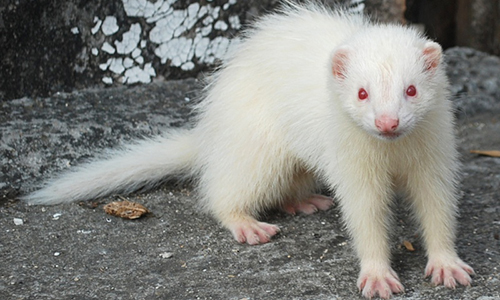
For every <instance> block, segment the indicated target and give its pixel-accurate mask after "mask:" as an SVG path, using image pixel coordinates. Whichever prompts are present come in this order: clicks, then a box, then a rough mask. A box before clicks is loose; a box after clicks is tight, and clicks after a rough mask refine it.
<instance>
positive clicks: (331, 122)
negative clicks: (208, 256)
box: [26, 4, 473, 298]
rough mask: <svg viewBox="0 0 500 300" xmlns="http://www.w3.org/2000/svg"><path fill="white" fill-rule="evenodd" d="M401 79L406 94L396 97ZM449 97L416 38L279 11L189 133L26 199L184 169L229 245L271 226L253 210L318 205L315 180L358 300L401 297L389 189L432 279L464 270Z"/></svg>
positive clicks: (102, 191) (345, 18) (310, 8)
mask: <svg viewBox="0 0 500 300" xmlns="http://www.w3.org/2000/svg"><path fill="white" fill-rule="evenodd" d="M409 85H414V86H415V87H416V89H417V95H416V96H415V97H408V96H406V95H405V91H406V89H407V87H408V86H409ZM360 88H364V89H365V90H366V91H367V92H368V95H369V97H368V99H367V100H366V101H360V100H359V99H358V91H359V89H360ZM448 97H449V94H448V82H447V79H446V77H445V74H444V67H443V65H442V63H441V48H440V47H439V45H437V44H436V43H433V42H431V41H429V40H427V39H426V38H424V37H422V36H421V35H420V34H419V33H417V32H416V31H414V30H411V29H408V28H404V27H402V26H397V25H378V24H372V23H370V22H368V21H367V20H365V19H364V18H363V17H361V16H357V15H349V14H347V13H344V12H331V11H328V10H326V9H324V8H321V7H319V6H314V5H306V6H299V5H295V4H288V5H286V6H285V7H284V8H283V12H281V13H276V14H272V15H269V16H266V17H264V18H262V19H261V20H259V21H258V22H257V23H256V24H255V26H254V28H252V29H250V30H249V31H248V32H246V39H245V40H244V42H242V43H241V45H240V46H239V47H238V49H237V50H236V51H235V52H234V53H233V54H232V55H231V57H229V58H228V59H227V61H226V62H225V64H224V65H223V66H222V67H221V69H220V70H219V71H218V72H217V73H216V74H215V75H214V78H213V82H212V83H211V84H210V85H209V86H208V87H207V90H206V97H205V99H204V101H203V102H202V103H201V104H200V105H199V107H197V110H198V111H199V119H198V122H197V125H196V126H195V127H194V128H193V129H191V130H190V131H181V132H172V133H168V134H166V135H165V137H160V138H156V139H153V140H147V141H143V142H140V143H139V144H137V145H133V146H129V147H128V148H126V150H121V151H117V152H116V153H114V154H113V155H112V156H109V157H108V158H106V159H105V160H98V161H95V162H92V163H90V164H87V165H83V166H82V167H79V168H76V169H74V170H73V171H69V173H66V174H64V175H63V176H61V177H59V178H58V179H56V180H55V181H51V182H49V183H48V185H47V186H46V187H45V188H44V189H42V190H40V191H37V192H35V193H33V194H31V195H28V196H26V200H27V201H29V202H31V203H38V204H53V203H60V202H65V201H74V200H84V199H91V198H95V197H100V196H104V195H106V194H110V193H111V192H119V191H131V190H134V189H136V188H138V187H140V186H141V185H144V184H146V185H147V184H151V183H153V182H155V181H158V180H160V179H161V178H164V177H165V176H173V175H179V174H180V173H182V172H184V173H187V174H188V175H197V176H198V178H199V181H198V183H199V184H198V192H199V196H200V198H201V203H202V205H203V206H204V207H206V209H207V210H208V211H209V212H211V213H212V214H213V215H214V216H215V217H216V218H217V219H218V220H220V221H221V223H222V224H223V225H224V226H226V227H227V228H228V229H230V230H231V231H232V233H233V234H234V236H235V238H236V239H237V240H239V241H240V242H248V243H249V244H258V243H263V242H267V241H269V238H270V236H272V235H274V234H276V232H277V231H278V228H277V227H275V226H273V225H270V224H266V223H263V222H258V221H257V220H256V219H255V218H256V217H258V214H259V213H261V212H262V211H264V210H266V209H268V208H272V207H279V206H286V205H292V210H293V207H296V208H299V206H300V203H301V201H306V202H305V203H306V204H307V205H309V207H313V208H315V207H318V208H320V206H321V205H318V204H317V203H318V201H317V200H318V198H317V197H316V196H313V198H311V199H313V200H306V199H308V198H309V197H311V195H313V193H314V192H315V191H316V189H317V182H323V183H325V184H326V185H327V186H329V187H330V188H331V189H332V190H335V193H336V196H337V198H338V200H339V202H340V206H341V209H342V211H343V215H344V218H345V221H346V225H347V228H348V229H349V231H350V232H351V234H352V236H353V239H354V245H355V248H356V251H357V253H358V255H359V258H360V263H361V274H360V278H359V281H358V285H359V286H360V288H361V289H362V290H363V294H364V295H365V296H367V297H372V296H375V295H379V296H380V297H383V298H388V297H389V296H390V295H391V294H392V293H397V292H400V291H402V290H403V287H402V285H401V283H400V282H399V279H398V278H397V275H396V274H395V273H394V271H393V270H392V269H391V267H390V250H389V249H390V246H389V241H388V229H387V227H389V226H390V213H389V206H390V203H391V201H392V198H393V195H394V193H395V192H396V191H403V192H404V193H405V194H406V195H407V196H408V200H409V203H410V205H411V206H412V208H413V209H414V211H415V215H416V216H417V219H418V220H420V221H421V224H422V230H423V239H424V242H425V244H426V246H427V253H428V256H429V264H428V267H427V273H428V275H432V277H433V279H432V280H433V282H434V283H436V284H445V285H447V286H449V287H452V286H454V285H455V284H454V282H455V280H457V281H459V282H460V283H461V284H465V285H467V284H469V283H470V277H469V275H468V274H470V273H472V272H473V271H472V269H471V268H470V267H469V266H467V265H466V264H464V263H463V262H462V261H460V259H459V258H458V256H457V254H456V252H455V250H454V238H455V237H454V228H455V213H456V172H457V169H458V162H457V151H456V150H455V139H454V134H453V114H452V108H451V103H450V101H449V99H448ZM382 116H389V117H391V118H397V119H398V120H399V126H398V128H397V130H396V131H395V135H396V136H384V135H383V134H382V133H381V132H380V131H379V130H378V129H377V127H376V126H375V120H377V119H380V118H381V117H382ZM169 136H170V137H169ZM315 197H316V198H315ZM320 200H321V199H320ZM321 201H323V200H321ZM323 203H324V202H323ZM294 205H295V206H294ZM326 207H328V205H326ZM298 210H301V209H298ZM441 274H448V275H445V276H444V278H440V276H441ZM450 274H451V275H450Z"/></svg>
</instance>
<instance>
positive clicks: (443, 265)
mask: <svg viewBox="0 0 500 300" xmlns="http://www.w3.org/2000/svg"><path fill="white" fill-rule="evenodd" d="M473 274H474V270H473V269H472V268H471V267H470V266H469V265H468V264H466V263H464V262H463V261H462V260H461V259H460V258H458V257H455V258H446V259H429V262H428V263H427V267H426V268H425V277H429V276H431V282H432V284H434V285H441V284H442V285H444V286H445V287H448V288H452V289H454V288H455V287H456V286H457V281H458V283H460V284H461V285H465V286H469V285H470V284H471V282H472V278H471V277H470V275H473Z"/></svg>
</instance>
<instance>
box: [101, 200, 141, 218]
mask: <svg viewBox="0 0 500 300" xmlns="http://www.w3.org/2000/svg"><path fill="white" fill-rule="evenodd" d="M104 211H105V212H106V213H107V214H110V215H112V216H116V217H120V218H124V219H131V220H133V219H138V218H140V217H141V216H143V215H144V214H147V213H149V210H148V209H147V208H145V207H144V206H142V205H141V204H139V203H135V202H130V201H116V202H111V203H109V204H106V205H105V206H104Z"/></svg>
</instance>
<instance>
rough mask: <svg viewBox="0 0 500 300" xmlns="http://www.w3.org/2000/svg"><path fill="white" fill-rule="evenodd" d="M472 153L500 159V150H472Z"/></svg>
mask: <svg viewBox="0 0 500 300" xmlns="http://www.w3.org/2000/svg"><path fill="white" fill-rule="evenodd" d="M470 153H474V154H479V155H485V156H491V157H500V150H471V151H470Z"/></svg>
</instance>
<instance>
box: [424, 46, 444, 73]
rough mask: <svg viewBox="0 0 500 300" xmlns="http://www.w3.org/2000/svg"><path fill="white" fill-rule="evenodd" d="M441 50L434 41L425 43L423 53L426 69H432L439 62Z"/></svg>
mask: <svg viewBox="0 0 500 300" xmlns="http://www.w3.org/2000/svg"><path fill="white" fill-rule="evenodd" d="M442 53H443V50H442V49H441V46H440V45H439V44H438V43H436V42H427V43H425V46H424V50H423V54H424V59H425V64H426V67H427V70H428V71H434V70H435V69H436V68H437V67H438V66H439V64H440V63H441V57H442V56H443V55H442Z"/></svg>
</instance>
